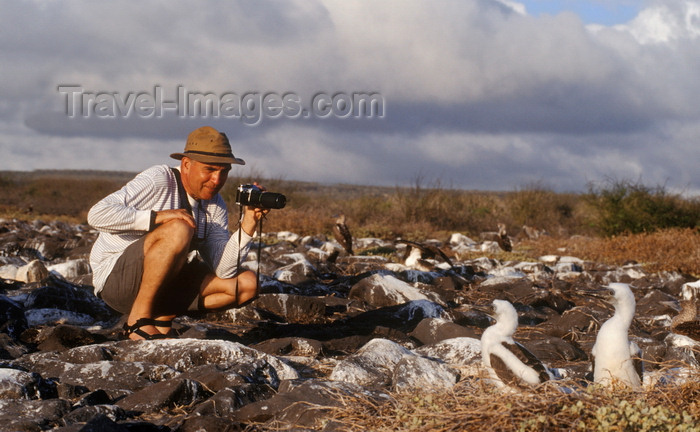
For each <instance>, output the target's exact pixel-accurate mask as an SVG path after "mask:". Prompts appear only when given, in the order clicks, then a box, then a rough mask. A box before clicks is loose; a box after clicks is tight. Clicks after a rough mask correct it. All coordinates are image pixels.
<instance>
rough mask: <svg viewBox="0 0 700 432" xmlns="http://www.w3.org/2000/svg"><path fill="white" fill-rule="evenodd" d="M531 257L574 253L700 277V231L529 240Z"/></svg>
mask: <svg viewBox="0 0 700 432" xmlns="http://www.w3.org/2000/svg"><path fill="white" fill-rule="evenodd" d="M521 247H522V249H523V250H525V251H527V252H528V253H529V254H530V255H531V256H533V257H536V256H541V255H546V254H557V255H562V254H564V255H573V256H576V257H578V258H581V259H584V260H588V261H594V262H599V263H604V264H610V265H623V264H626V263H629V262H637V263H640V264H642V265H643V266H644V268H645V269H646V270H647V271H649V272H659V271H679V272H682V273H686V274H689V275H693V276H695V277H700V233H699V232H698V231H697V230H696V229H689V228H686V229H666V230H661V231H656V232H651V233H641V234H627V235H620V236H614V237H609V238H607V237H578V236H575V237H570V238H554V237H543V238H540V239H538V240H536V241H525V242H523V244H522V245H521Z"/></svg>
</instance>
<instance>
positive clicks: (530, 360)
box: [481, 300, 550, 387]
mask: <svg viewBox="0 0 700 432" xmlns="http://www.w3.org/2000/svg"><path fill="white" fill-rule="evenodd" d="M493 312H494V313H493V317H494V318H495V319H496V324H494V325H492V326H490V327H489V328H487V329H486V330H484V333H483V335H482V336H481V360H482V363H483V365H484V366H485V367H486V368H487V370H488V371H489V374H490V375H491V377H492V378H493V379H494V380H495V381H496V382H498V383H499V384H500V385H510V386H518V387H522V386H527V385H537V384H540V383H543V382H544V381H547V380H549V379H550V376H549V373H548V371H547V368H546V367H545V366H544V365H543V364H542V362H541V361H540V360H539V359H538V358H537V357H535V355H534V354H532V353H531V352H530V351H529V350H528V349H527V348H525V347H524V346H523V345H521V344H519V343H518V342H516V341H514V340H513V334H514V333H515V330H517V328H518V313H517V312H516V310H515V308H514V307H513V305H512V304H510V303H509V302H507V301H505V300H494V301H493Z"/></svg>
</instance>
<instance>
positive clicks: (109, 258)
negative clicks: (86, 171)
mask: <svg viewBox="0 0 700 432" xmlns="http://www.w3.org/2000/svg"><path fill="white" fill-rule="evenodd" d="M170 157H172V158H174V159H178V160H180V166H179V167H172V168H171V167H168V166H167V165H157V166H154V167H151V168H148V169H147V170H145V171H143V172H142V173H140V174H138V175H137V176H136V177H135V178H134V179H133V180H131V181H129V182H128V183H127V184H126V185H125V186H124V187H122V188H121V189H120V190H118V191H116V192H114V193H112V194H110V195H108V196H107V197H105V198H103V199H102V200H101V201H99V202H98V203H97V204H95V205H94V206H93V207H92V208H91V209H90V212H89V213H88V223H89V224H90V225H91V226H92V227H94V228H95V229H96V230H98V231H99V232H100V234H99V236H98V238H97V240H96V242H95V244H94V245H93V248H92V252H91V254H90V265H91V266H92V270H93V284H94V287H95V294H96V295H97V296H98V297H100V298H102V299H103V300H104V301H105V303H107V305H109V306H110V307H111V308H113V309H115V310H116V311H118V312H121V313H123V314H124V315H128V316H127V319H126V323H125V324H124V330H125V334H126V336H127V337H128V338H129V339H136V340H139V339H147V340H150V339H161V338H166V337H170V336H172V332H171V330H172V320H173V319H174V318H175V317H176V316H177V315H179V314H182V313H185V312H187V311H188V310H189V311H195V310H215V309H222V308H227V307H232V306H240V305H242V304H244V303H246V302H248V301H250V300H252V299H254V298H255V297H256V296H257V293H258V286H257V278H256V275H255V273H253V272H251V271H240V269H239V268H237V263H238V262H240V261H243V260H245V256H246V254H247V253H248V250H249V249H250V242H251V239H252V236H253V234H254V232H255V228H256V226H257V223H258V221H259V220H260V219H261V218H262V217H263V216H264V215H265V214H267V212H268V211H269V210H268V209H260V208H253V207H246V208H245V209H244V212H243V219H242V221H241V224H240V228H239V230H242V232H236V233H234V234H233V235H229V231H228V211H227V208H226V203H225V202H224V200H223V198H222V197H221V195H219V191H220V190H221V188H223V186H224V184H225V183H226V179H227V178H228V174H229V171H230V170H231V165H232V164H236V165H244V164H245V161H243V159H239V158H236V157H234V155H233V152H232V150H231V145H230V143H229V140H228V138H227V137H226V135H225V134H223V133H221V132H219V131H217V130H216V129H214V128H212V127H208V126H205V127H201V128H199V129H197V130H195V131H193V132H192V133H190V135H189V136H188V139H187V144H186V145H185V150H184V152H183V153H174V154H171V155H170ZM239 238H240V244H239ZM239 254H240V257H241V259H240V260H239V259H238V258H239Z"/></svg>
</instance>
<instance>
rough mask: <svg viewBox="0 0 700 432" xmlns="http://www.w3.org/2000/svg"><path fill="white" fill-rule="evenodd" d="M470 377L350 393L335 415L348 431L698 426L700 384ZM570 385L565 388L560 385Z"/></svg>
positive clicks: (690, 428)
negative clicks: (513, 381) (448, 386)
mask: <svg viewBox="0 0 700 432" xmlns="http://www.w3.org/2000/svg"><path fill="white" fill-rule="evenodd" d="M480 383H481V381H479V380H477V379H473V380H472V379H466V380H463V381H461V382H460V383H458V384H457V385H456V386H455V387H454V389H453V390H452V391H450V392H448V393H441V394H440V393H434V394H431V393H425V394H418V395H417V394H395V395H392V399H391V400H390V401H389V402H381V403H376V402H373V401H372V400H370V399H359V398H358V399H348V400H346V404H345V405H344V406H342V407H340V408H337V409H336V410H334V411H333V413H332V416H330V417H331V418H332V419H333V420H331V421H333V422H334V423H335V424H336V425H337V426H339V427H338V430H346V431H369V430H371V431H375V432H382V431H396V430H403V431H431V432H447V431H455V432H456V431H467V430H483V431H487V430H488V431H522V432H534V431H548V430H552V431H554V430H566V431H581V432H587V431H610V430H616V431H677V432H684V431H696V430H698V428H699V427H700V420H699V418H700V405H699V404H698V397H700V384H699V383H697V382H690V383H687V384H684V385H681V386H679V387H673V389H672V391H670V390H671V389H669V388H659V389H654V390H649V391H645V392H631V391H629V390H627V389H624V388H617V389H613V390H612V391H611V390H609V389H605V388H601V387H597V386H591V387H588V388H582V387H578V386H577V385H576V384H575V383H568V384H567V383H562V382H558V383H553V382H550V383H545V384H543V385H541V386H540V387H538V388H536V389H534V390H532V391H526V392H522V393H516V392H510V393H506V394H503V393H501V392H500V391H498V390H494V389H493V388H491V387H487V386H483V385H482V384H480ZM562 385H569V387H568V391H562V390H561V389H560V387H559V386H562Z"/></svg>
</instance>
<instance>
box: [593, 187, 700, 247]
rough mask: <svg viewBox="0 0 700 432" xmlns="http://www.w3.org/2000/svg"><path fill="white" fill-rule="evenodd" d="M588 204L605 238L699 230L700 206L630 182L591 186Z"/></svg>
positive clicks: (595, 224)
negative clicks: (662, 230)
mask: <svg viewBox="0 0 700 432" xmlns="http://www.w3.org/2000/svg"><path fill="white" fill-rule="evenodd" d="M585 199H586V201H587V202H588V204H589V205H590V206H591V207H592V209H593V214H592V221H591V223H592V224H593V226H594V227H595V228H596V229H597V230H598V231H599V232H600V233H601V234H603V235H606V236H612V235H617V234H623V233H630V234H635V233H643V232H653V231H656V230H659V229H666V228H695V227H696V226H697V225H698V216H699V215H700V213H699V211H700V205H699V203H698V202H697V201H691V200H687V199H684V198H683V197H681V196H680V195H678V194H671V193H668V192H667V191H666V189H665V188H664V187H663V186H657V187H654V188H651V187H647V186H645V185H643V184H640V183H633V182H631V181H627V180H616V181H609V182H608V183H607V184H606V185H604V186H603V187H597V188H596V187H594V186H589V191H588V194H587V195H586V196H585Z"/></svg>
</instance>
